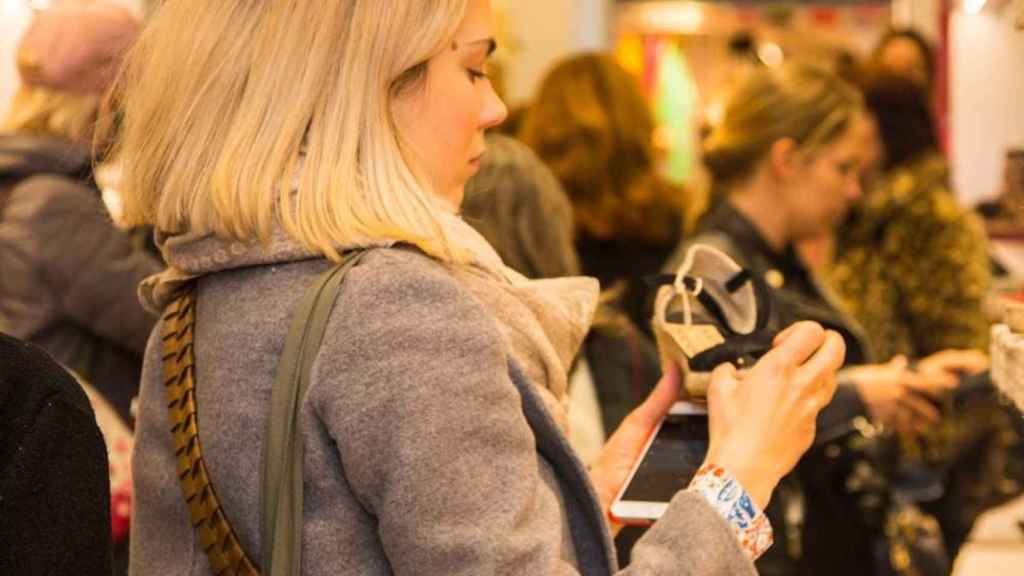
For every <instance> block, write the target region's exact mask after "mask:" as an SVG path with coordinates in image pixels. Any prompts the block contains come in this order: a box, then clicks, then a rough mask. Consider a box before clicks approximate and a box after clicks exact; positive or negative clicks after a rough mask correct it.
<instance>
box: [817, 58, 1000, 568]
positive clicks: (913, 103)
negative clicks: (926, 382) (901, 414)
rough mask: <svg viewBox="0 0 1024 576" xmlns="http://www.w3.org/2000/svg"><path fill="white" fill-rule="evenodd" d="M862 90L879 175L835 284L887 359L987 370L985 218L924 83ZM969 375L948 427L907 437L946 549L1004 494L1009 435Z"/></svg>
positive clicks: (844, 231) (844, 243)
mask: <svg viewBox="0 0 1024 576" xmlns="http://www.w3.org/2000/svg"><path fill="white" fill-rule="evenodd" d="M863 89H864V100H865V103H866V107H867V110H868V112H869V113H870V115H871V117H872V118H873V121H874V126H876V129H877V133H878V140H879V143H880V145H881V151H882V155H881V158H882V159H883V160H882V162H881V164H882V168H883V171H882V176H881V179H880V181H879V182H878V183H877V185H876V186H874V187H872V188H871V189H870V190H868V191H866V193H865V195H864V198H863V199H862V200H861V201H860V202H858V203H857V204H856V205H854V206H853V207H852V209H851V212H850V214H849V216H848V218H847V220H846V221H845V222H844V223H843V224H842V225H841V226H840V227H839V229H838V232H837V237H836V261H835V262H834V264H833V266H832V269H831V271H830V276H831V280H832V283H833V284H834V286H835V288H836V289H837V291H838V292H839V295H840V297H841V298H842V299H843V300H844V303H845V304H846V308H847V310H848V311H849V312H850V313H851V314H852V315H853V316H854V317H855V318H856V319H857V320H858V321H859V322H860V324H861V325H862V326H863V327H864V328H865V330H867V332H868V333H869V334H871V337H872V344H873V346H874V348H875V350H876V351H877V352H878V353H879V354H881V355H883V357H891V356H895V355H902V356H905V357H908V358H922V357H926V356H929V355H931V356H930V357H941V356H947V357H949V356H952V355H960V356H962V357H969V355H971V356H974V357H975V358H978V361H976V363H977V364H978V366H979V367H983V366H984V364H985V362H984V355H983V354H982V352H981V351H982V350H987V348H988V338H989V322H988V320H987V318H986V316H985V313H984V310H983V304H984V300H985V295H986V292H987V290H988V287H989V281H990V268H989V259H988V251H987V241H986V238H985V232H984V228H983V224H982V222H981V220H980V218H979V217H978V216H977V215H976V214H974V213H973V212H971V211H969V210H967V209H965V208H963V207H961V206H960V204H959V203H958V202H957V199H956V197H955V196H954V194H953V192H952V190H951V189H950V180H949V167H948V165H947V164H946V161H945V159H944V158H943V157H942V154H941V153H940V152H939V146H938V139H937V137H936V134H935V129H934V126H933V124H932V121H931V115H930V112H929V104H928V98H927V95H926V94H925V92H924V90H923V89H922V88H921V87H920V86H918V85H917V84H915V83H914V82H913V81H911V80H908V79H906V78H903V77H900V76H893V75H887V74H880V75H876V76H873V77H869V78H868V79H867V80H866V82H865V83H864V88H863ZM919 365H920V366H924V367H926V366H927V361H922V362H921V363H920V364H919ZM972 382H976V383H977V386H975V387H969V388H965V389H962V390H960V391H958V392H957V393H956V394H955V396H954V395H951V396H949V397H948V399H947V400H946V401H945V402H942V403H941V405H942V406H943V407H944V408H943V420H942V423H941V426H936V427H931V428H929V429H928V430H927V431H925V432H924V434H923V435H921V436H918V437H915V436H909V437H908V436H905V437H904V438H903V441H902V446H903V451H904V453H905V457H904V466H905V467H906V466H907V465H908V464H911V463H912V464H913V466H915V467H916V468H915V470H913V472H914V474H915V475H916V477H917V480H916V481H915V484H916V485H923V484H922V482H921V479H923V478H925V477H926V476H929V477H931V478H932V480H931V484H932V485H933V486H936V487H938V488H939V489H940V490H939V493H940V494H941V497H940V498H933V497H927V498H924V500H925V502H924V503H923V504H922V506H923V507H924V508H925V509H926V510H928V511H930V512H932V513H934V514H935V515H936V516H937V517H938V519H939V523H940V525H941V527H942V532H943V537H944V538H943V539H944V541H945V544H946V548H947V550H948V551H949V553H950V555H951V557H955V555H956V552H957V550H958V549H959V547H960V545H961V544H962V543H963V541H964V539H965V538H966V537H967V534H968V533H969V532H970V529H971V526H972V525H973V523H974V520H975V519H976V518H977V516H978V515H979V514H980V513H981V512H982V511H984V510H985V508H986V507H987V506H990V505H992V504H993V503H995V502H998V501H999V500H1001V499H1003V498H1005V497H1006V496H1007V495H1005V494H1001V493H1000V491H999V487H1000V486H1001V485H1003V484H1005V482H1004V480H1003V474H1005V473H1006V470H1005V459H1006V458H1005V450H1006V448H1007V445H1006V440H1004V439H1005V438H1008V437H1009V438H1012V437H1013V436H1014V434H1013V432H1012V431H1011V427H1010V423H1009V421H1008V420H1007V415H1006V414H1005V413H1004V411H1003V410H1002V409H1001V408H1000V407H999V403H998V401H997V399H996V395H995V393H994V390H992V389H991V387H990V386H989V385H988V384H987V379H986V378H985V377H984V376H981V377H976V378H975V379H973V380H972ZM968 389H970V390H973V392H970V393H968V392H967V390H968ZM954 398H959V399H960V400H954ZM967 398H970V401H969V402H968V401H967V400H966V399H967ZM1007 434H1009V436H1007ZM968 439H969V440H968ZM916 454H920V455H923V457H924V461H923V464H924V466H920V465H919V464H922V462H921V458H919V457H916V456H915V455H916ZM907 470H910V468H907ZM902 476H904V477H906V476H907V473H906V471H904V472H903V473H902ZM901 483H902V484H906V482H905V481H901ZM917 492H919V493H921V494H923V491H920V490H918V491H917Z"/></svg>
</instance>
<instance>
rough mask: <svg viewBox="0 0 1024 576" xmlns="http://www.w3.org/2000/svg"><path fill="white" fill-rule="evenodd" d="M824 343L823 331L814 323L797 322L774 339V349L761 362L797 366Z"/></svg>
mask: <svg viewBox="0 0 1024 576" xmlns="http://www.w3.org/2000/svg"><path fill="white" fill-rule="evenodd" d="M824 341H825V329H824V328H822V327H821V325H820V324H818V323H816V322H797V323H796V324H793V325H792V326H790V327H789V328H787V329H786V330H784V331H783V332H782V333H781V334H779V335H778V336H776V337H775V347H774V348H772V349H771V350H769V351H768V353H767V354H765V355H764V357H763V358H762V361H765V360H767V361H769V362H778V363H780V364H781V365H783V366H799V365H800V364H803V363H804V362H805V361H806V360H807V359H808V358H810V357H811V354H813V353H814V352H815V350H817V349H818V348H820V347H821V345H822V344H823V343H824Z"/></svg>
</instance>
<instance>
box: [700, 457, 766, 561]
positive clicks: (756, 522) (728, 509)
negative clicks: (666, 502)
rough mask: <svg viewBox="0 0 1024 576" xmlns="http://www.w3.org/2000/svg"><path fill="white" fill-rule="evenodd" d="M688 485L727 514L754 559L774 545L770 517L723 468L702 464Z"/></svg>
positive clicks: (737, 537)
mask: <svg viewBox="0 0 1024 576" xmlns="http://www.w3.org/2000/svg"><path fill="white" fill-rule="evenodd" d="M688 489H689V490H692V491H694V492H697V493H698V494H700V495H701V496H703V497H704V499H705V500H707V501H708V503H709V504H711V506H712V507H713V508H714V509H715V510H716V511H717V512H718V513H719V514H720V515H721V516H722V517H723V518H725V521H726V522H728V523H729V526H730V527H731V528H732V530H733V532H734V533H735V534H736V539H737V540H738V541H739V544H740V548H742V549H743V553H744V554H746V555H747V558H749V559H750V561H751V562H753V561H754V560H757V558H758V557H760V556H761V555H762V554H764V552H765V551H766V550H768V548H770V547H771V545H772V542H774V535H773V534H772V526H771V523H770V522H768V517H767V516H765V515H764V512H763V511H762V510H760V509H759V508H758V507H757V505H756V504H754V501H753V500H752V499H751V498H750V494H747V491H746V490H744V489H743V486H741V485H740V483H739V482H737V481H736V479H735V478H733V477H732V475H731V474H729V473H728V472H726V471H725V469H724V468H722V467H721V466H715V465H713V464H705V465H704V466H701V468H700V470H698V471H697V475H696V476H694V478H693V480H692V481H691V482H690V487H689V488H688Z"/></svg>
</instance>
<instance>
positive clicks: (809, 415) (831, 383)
mask: <svg viewBox="0 0 1024 576" xmlns="http://www.w3.org/2000/svg"><path fill="white" fill-rule="evenodd" d="M845 357H846V345H845V343H844V342H843V338H842V337H841V336H840V335H839V334H837V333H835V332H833V331H831V330H829V331H826V330H825V329H823V328H822V327H821V326H820V325H818V324H816V323H813V322H798V323H796V324H794V325H793V326H791V327H789V328H788V329H787V330H785V331H784V332H782V333H781V334H779V335H778V337H776V339H775V343H774V347H773V348H772V350H770V351H769V352H768V353H767V354H765V355H764V356H763V357H762V358H761V359H760V360H759V361H758V362H757V364H755V365H754V366H753V368H751V369H750V370H749V371H745V372H743V373H740V372H737V370H736V368H735V367H734V366H732V365H723V366H719V367H718V368H717V369H716V370H715V371H714V373H712V376H711V385H710V387H709V388H708V414H709V423H710V428H711V430H710V432H711V443H710V447H709V449H708V455H707V462H709V463H712V464H715V465H717V466H721V467H722V468H725V469H726V470H727V471H728V472H729V473H730V474H732V475H733V477H735V478H736V480H738V481H739V483H740V484H741V485H742V486H743V487H744V489H746V491H747V492H748V493H749V494H750V496H751V498H753V499H754V502H755V503H756V504H757V505H758V506H760V507H761V508H762V509H764V507H765V506H767V504H768V501H769V499H770V498H771V493H772V491H773V490H774V489H775V486H776V485H777V484H778V482H779V480H780V479H781V478H782V477H783V476H785V475H786V474H787V473H789V471H790V470H792V469H793V467H794V466H796V463H797V462H798V461H799V460H800V458H801V457H802V456H803V454H804V453H805V452H806V451H807V449H808V448H810V447H811V444H812V443H813V442H814V436H815V425H816V421H817V417H818V412H820V411H821V409H822V408H824V407H825V406H826V405H827V404H828V403H829V402H830V401H831V400H832V395H833V394H834V393H835V389H836V371H837V370H838V369H839V368H840V366H842V364H843V361H844V360H845Z"/></svg>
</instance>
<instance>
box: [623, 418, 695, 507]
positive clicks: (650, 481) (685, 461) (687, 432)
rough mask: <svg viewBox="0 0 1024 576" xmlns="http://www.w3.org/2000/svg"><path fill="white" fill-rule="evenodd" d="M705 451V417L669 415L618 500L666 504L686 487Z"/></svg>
mask: <svg viewBox="0 0 1024 576" xmlns="http://www.w3.org/2000/svg"><path fill="white" fill-rule="evenodd" d="M707 451H708V416H707V414H669V415H668V416H667V417H666V418H665V422H664V423H663V424H662V425H661V429H659V430H658V434H657V436H655V437H654V440H653V441H652V442H651V446H650V448H649V449H648V450H647V453H646V454H644V457H643V460H642V461H641V462H640V465H639V466H638V467H637V470H636V473H635V474H634V475H633V479H632V481H631V482H630V483H629V486H627V487H626V491H625V492H623V494H622V500H638V501H642V502H669V501H670V500H672V497H673V496H675V495H676V493H677V492H679V491H680V490H683V489H684V488H686V487H687V486H688V485H689V484H690V480H692V479H693V477H694V475H695V474H696V473H697V470H698V469H699V468H700V465H701V464H703V463H704V456H705V455H706V454H707Z"/></svg>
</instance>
